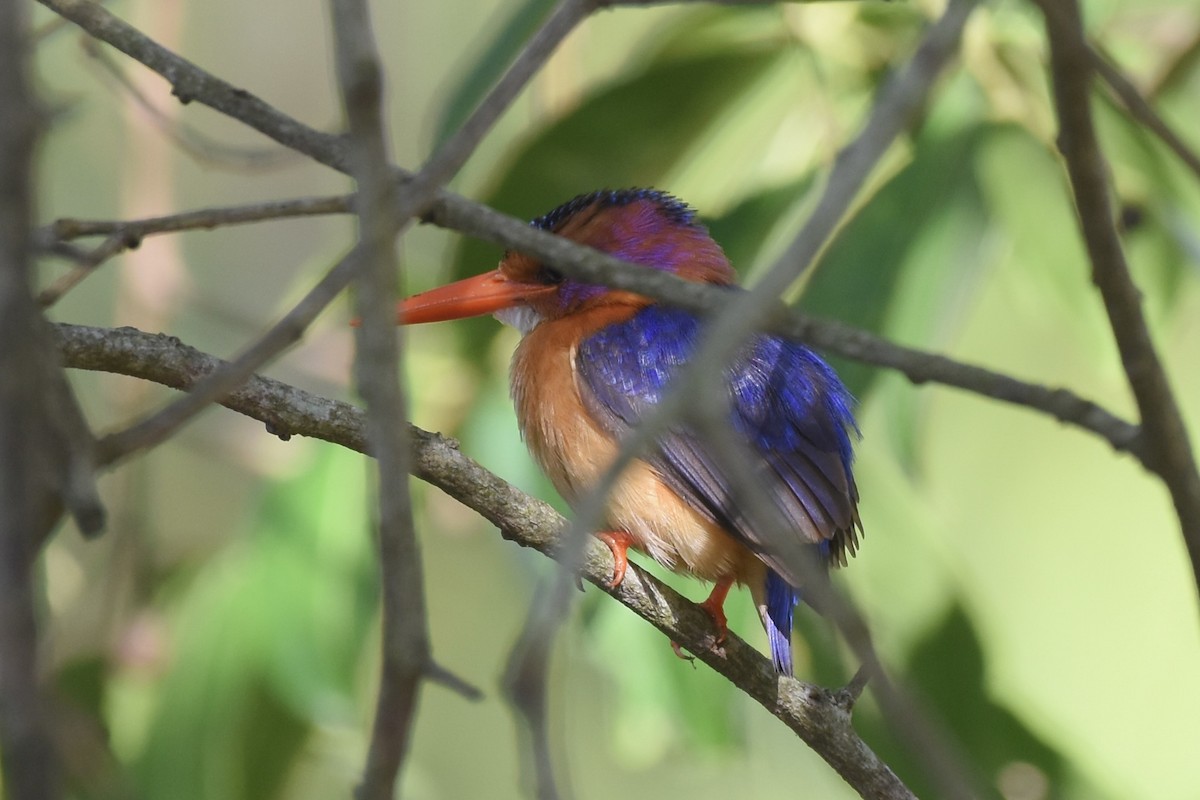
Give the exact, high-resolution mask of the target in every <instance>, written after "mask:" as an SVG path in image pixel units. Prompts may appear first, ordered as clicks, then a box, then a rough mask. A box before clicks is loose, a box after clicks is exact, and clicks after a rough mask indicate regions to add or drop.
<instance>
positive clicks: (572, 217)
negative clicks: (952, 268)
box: [397, 189, 862, 674]
mask: <svg viewBox="0 0 1200 800" xmlns="http://www.w3.org/2000/svg"><path fill="white" fill-rule="evenodd" d="M531 224H532V225H533V226H535V227H537V228H541V229H543V230H546V231H551V232H553V233H556V234H558V235H559V236H563V237H566V238H567V239H571V240H573V241H575V242H578V243H580V244H584V245H588V246H590V247H593V248H595V249H597V250H601V251H603V252H606V253H609V254H611V255H613V256H615V257H617V258H620V259H623V260H625V261H630V262H633V263H636V264H642V265H645V266H646V267H649V268H651V269H659V270H664V271H667V272H672V273H674V274H676V275H678V276H680V277H682V278H686V279H688V280H693V281H700V282H705V283H711V284H716V285H718V286H726V287H730V291H738V290H737V289H736V288H734V282H735V280H736V274H735V273H734V270H733V268H732V266H730V263H729V260H728V259H727V258H726V257H725V254H724V252H723V251H722V250H721V248H720V246H719V245H718V244H717V243H716V242H715V241H713V239H712V238H711V237H710V236H709V235H708V231H707V230H706V229H705V228H704V226H703V225H701V224H700V223H699V222H698V221H697V220H696V215H695V211H693V209H691V208H690V207H689V206H688V205H686V204H685V203H683V202H682V201H680V200H678V199H676V198H674V197H672V196H671V195H669V194H666V193H664V192H659V191H654V190H650V189H626V190H621V191H610V190H602V191H598V192H593V193H591V194H586V195H580V196H579V197H576V198H574V199H573V200H570V201H569V202H567V203H565V204H563V205H561V206H559V207H558V208H556V209H554V210H553V211H551V212H550V213H548V214H546V215H545V216H542V217H539V218H537V219H535V220H533V222H532V223H531ZM486 313H494V314H495V316H496V317H497V318H498V319H499V320H500V321H501V322H505V323H507V324H509V325H512V326H514V327H516V328H517V329H518V330H519V331H520V332H521V333H522V335H523V336H522V339H521V342H520V344H519V345H518V347H517V349H516V352H515V354H514V355H513V361H512V377H511V381H512V383H511V388H512V397H513V401H514V403H515V405H516V412H517V419H518V422H519V424H520V427H521V433H522V435H523V437H524V439H525V442H526V444H527V445H528V447H529V450H530V452H531V453H532V454H533V457H534V458H535V459H536V460H537V462H538V463H539V464H540V465H541V467H542V469H543V470H544V471H545V472H546V474H547V475H548V476H549V478H550V480H551V481H552V482H553V483H554V486H555V487H556V488H557V489H558V491H559V492H560V493H561V494H562V496H563V497H564V498H565V499H566V500H567V501H568V502H570V503H574V502H576V501H577V500H578V499H580V498H581V497H582V496H583V494H584V493H585V492H587V491H588V489H589V488H590V487H591V486H592V485H594V484H595V483H596V482H597V481H598V480H599V478H600V477H601V475H602V474H603V473H604V470H605V469H606V468H607V467H608V466H609V465H610V463H611V462H612V460H613V459H614V458H615V456H616V453H617V449H618V442H619V440H620V439H621V437H622V436H623V435H624V434H626V433H627V432H628V431H629V430H630V429H631V428H633V427H634V426H636V425H637V424H638V421H639V419H640V418H641V417H642V415H643V414H644V413H646V411H647V409H649V408H651V407H653V406H654V405H655V404H656V403H658V402H660V400H661V399H662V397H663V396H664V393H665V392H666V390H667V387H668V384H669V382H670V380H671V376H672V375H673V374H674V373H675V372H676V370H678V369H679V368H680V367H681V366H682V365H684V364H685V363H687V361H688V360H689V357H690V356H691V355H692V353H693V351H694V350H695V348H696V345H697V342H698V340H699V338H700V333H701V329H702V324H703V323H702V321H701V320H700V319H699V318H698V317H697V316H696V315H694V314H692V313H691V312H688V311H684V310H681V309H678V308H673V307H670V306H666V305H663V304H660V303H657V302H655V301H654V300H651V299H649V298H647V297H644V296H641V295H638V294H634V293H632V292H628V291H623V290H619V289H610V288H607V287H604V286H599V285H591V284H586V283H581V282H577V281H574V280H571V279H569V278H566V277H565V276H564V275H563V273H562V272H560V271H558V270H557V269H555V267H554V266H553V265H552V264H546V263H542V262H541V261H539V260H537V259H535V258H531V257H529V256H526V255H524V254H522V253H518V252H509V253H506V254H505V256H504V258H503V259H502V260H501V262H500V265H499V267H498V268H497V269H495V270H493V271H491V272H488V273H485V274H483V275H479V276H476V277H474V278H468V279H466V280H462V281H458V282H457V283H453V284H450V285H448V286H442V287H440V288H437V289H433V290H431V291H429V292H425V293H422V294H418V295H414V296H413V297H410V298H408V299H406V300H403V301H401V302H400V304H399V307H398V309H397V318H398V321H399V322H400V323H402V324H411V323H419V322H436V321H440V320H448V319H457V318H461V317H468V316H475V315H479V314H486ZM723 385H724V387H725V391H726V392H727V393H728V398H727V399H728V401H729V409H730V411H729V413H730V417H729V424H730V428H731V431H732V433H733V434H734V435H736V436H737V437H738V438H739V439H740V440H741V441H742V442H744V443H745V445H746V446H747V447H748V448H749V452H750V453H751V454H752V456H753V458H754V460H755V461H756V462H757V463H756V466H757V467H758V470H757V473H758V474H756V475H755V476H754V479H755V480H756V481H758V482H759V485H761V486H762V487H763V488H764V489H765V490H766V492H767V494H768V496H769V497H771V498H773V500H774V501H775V503H776V505H777V507H778V511H780V512H781V513H782V515H783V518H784V519H786V520H787V521H788V522H789V525H790V530H789V531H787V532H786V534H783V535H787V536H792V537H795V539H796V541H799V542H802V543H804V544H806V545H808V546H811V547H812V548H814V551H815V552H816V553H817V554H818V555H819V556H820V558H821V560H822V562H823V563H825V564H837V565H844V564H845V563H846V557H847V554H849V555H853V554H854V551H855V550H856V548H857V546H858V534H859V532H860V531H861V529H862V526H861V523H860V521H859V516H858V508H857V506H858V489H857V488H856V486H855V483H854V476H853V475H852V473H851V461H852V458H853V454H852V450H851V437H852V435H855V434H857V428H856V427H855V423H854V418H853V415H852V410H851V406H852V403H853V401H852V399H851V397H850V395H849V393H848V392H847V391H846V388H845V387H844V386H843V385H842V382H841V381H840V380H839V379H838V377H837V375H836V374H835V373H834V371H833V370H832V369H831V368H830V367H829V365H827V364H826V363H825V362H824V361H822V360H821V359H820V357H818V356H817V355H816V354H815V353H813V352H812V351H811V350H809V349H808V348H807V347H805V346H804V345H802V344H800V343H799V342H796V341H791V340H788V339H785V338H781V337H779V336H774V335H767V334H760V335H756V336H755V337H754V338H753V339H752V340H751V342H750V343H749V344H748V345H747V346H746V347H744V348H743V349H742V350H741V352H740V354H739V356H738V357H737V359H736V360H735V361H734V363H733V364H731V365H730V366H729V367H727V368H726V370H725V372H724V375H723ZM734 494H735V493H734V492H733V490H732V487H731V485H730V480H729V474H728V467H727V466H726V465H725V464H723V463H722V460H721V458H720V457H719V456H718V454H717V453H716V452H715V449H714V448H713V447H712V445H711V444H710V443H709V442H706V441H705V439H704V438H702V437H701V436H699V435H698V434H697V433H696V432H695V431H693V430H690V429H689V428H688V427H686V426H678V427H676V428H674V429H672V430H671V431H670V432H669V433H668V434H666V435H665V436H664V437H663V438H662V439H660V440H659V441H658V442H657V443H656V445H655V446H654V448H653V449H652V451H651V452H649V453H648V454H647V455H646V456H645V457H644V459H643V460H640V461H635V462H634V463H633V465H632V466H631V467H630V468H628V469H627V470H626V471H625V472H624V473H623V475H622V476H621V478H620V479H619V481H618V483H617V486H616V488H615V490H614V491H613V492H612V493H611V495H610V497H609V498H608V501H607V511H606V516H605V520H604V529H603V530H602V531H601V532H600V533H598V534H597V535H598V536H599V537H600V538H601V539H602V540H603V541H604V542H605V543H606V544H607V545H608V546H609V548H610V549H611V550H612V554H613V559H614V562H615V564H616V567H615V572H614V575H613V579H612V585H617V584H619V583H620V582H621V580H622V579H623V577H624V574H625V569H626V566H627V561H626V549H627V548H629V547H633V548H635V549H637V550H640V551H642V552H643V553H646V554H648V555H649V556H651V557H652V558H654V559H655V560H656V561H658V562H659V563H661V564H663V565H664V566H666V567H668V568H670V569H672V570H676V571H679V572H686V573H690V574H692V575H695V576H696V577H698V578H701V579H703V580H706V581H713V582H714V583H715V584H716V585H715V587H714V588H713V590H712V594H711V595H710V596H709V598H708V599H707V600H706V601H705V602H704V604H703V607H704V608H705V610H706V611H707V612H708V613H709V615H710V616H711V617H712V618H713V621H714V624H715V625H716V627H717V632H718V635H717V640H718V641H721V640H723V639H724V636H725V633H726V627H725V626H726V620H725V614H724V612H723V610H722V607H723V604H724V601H725V597H726V595H727V594H728V592H729V589H730V587H731V586H732V585H733V584H734V583H738V584H744V585H746V586H748V587H749V588H750V592H751V594H752V596H753V598H754V603H755V605H756V606H757V608H758V610H759V615H760V617H761V619H762V622H763V626H764V627H765V628H766V631H767V637H768V640H769V642H770V648H771V656H772V660H773V661H774V664H775V668H776V669H777V670H778V671H779V672H782V673H786V674H791V671H792V652H791V628H792V613H793V610H794V607H795V605H796V602H797V599H798V597H799V589H800V577H799V575H798V574H797V572H798V570H797V569H796V568H795V565H791V564H788V563H786V562H785V561H784V560H783V559H781V558H780V556H779V550H780V547H779V544H780V543H778V542H772V541H771V537H773V536H779V535H781V534H780V533H779V532H778V531H775V532H760V531H757V530H755V529H754V528H753V527H752V525H751V524H750V522H749V520H748V518H747V514H746V513H744V509H743V510H739V508H738V507H737V501H736V498H735V496H734Z"/></svg>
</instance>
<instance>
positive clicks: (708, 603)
mask: <svg viewBox="0 0 1200 800" xmlns="http://www.w3.org/2000/svg"><path fill="white" fill-rule="evenodd" d="M732 587H733V578H722V579H721V580H719V581H717V585H716V586H714V587H713V590H712V592H711V593H710V594H709V595H708V599H707V600H705V601H704V602H703V603H701V604H700V607H701V608H702V609H704V613H706V614H708V615H709V616H710V617H712V621H713V625H714V626H716V628H717V644H724V643H725V638H726V637H727V636H728V635H729V620H728V619H726V618H725V598H726V596H728V594H729V590H730V588H732Z"/></svg>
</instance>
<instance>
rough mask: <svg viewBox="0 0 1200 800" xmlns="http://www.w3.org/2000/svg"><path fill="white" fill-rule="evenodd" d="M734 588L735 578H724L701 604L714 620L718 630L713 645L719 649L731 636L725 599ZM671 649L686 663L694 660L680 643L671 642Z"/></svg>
mask: <svg viewBox="0 0 1200 800" xmlns="http://www.w3.org/2000/svg"><path fill="white" fill-rule="evenodd" d="M732 587H733V578H722V579H721V580H719V581H717V585H716V586H714V587H713V590H712V592H711V593H710V594H709V595H708V599H707V600H705V601H704V602H703V603H701V604H700V608H702V609H704V613H705V614H708V616H709V617H711V618H712V621H713V626H714V627H715V628H716V629H717V635H716V638H715V639H714V640H713V644H715V645H716V646H718V647H720V646H721V645H723V644H725V639H726V638H728V636H729V620H728V619H726V617H725V598H726V597H727V596H728V595H729V590H730V589H731V588H732ZM671 649H672V650H674V651H675V655H677V656H679V657H680V658H682V659H683V660H685V661H693V660H694V659H693V658H692V657H691V656H689V655H685V654H684V652H683V650H681V649H680V647H679V643H678V642H671Z"/></svg>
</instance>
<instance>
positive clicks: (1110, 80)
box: [1088, 45, 1200, 178]
mask: <svg viewBox="0 0 1200 800" xmlns="http://www.w3.org/2000/svg"><path fill="white" fill-rule="evenodd" d="M1088 51H1089V53H1090V55H1091V58H1092V66H1093V67H1094V68H1095V69H1096V73H1097V74H1098V75H1099V76H1100V77H1101V78H1103V79H1104V82H1105V83H1107V84H1108V87H1109V88H1110V89H1112V92H1113V94H1114V95H1116V96H1117V99H1118V100H1120V101H1121V104H1122V105H1123V106H1125V110H1126V111H1128V112H1129V116H1130V117H1132V118H1133V119H1134V120H1135V121H1136V122H1139V123H1141V124H1142V126H1143V127H1145V128H1146V130H1148V131H1150V132H1151V133H1153V134H1154V135H1155V136H1157V137H1158V138H1159V139H1160V140H1162V143H1163V144H1165V145H1166V146H1167V149H1169V150H1170V151H1171V152H1172V153H1174V154H1175V156H1176V157H1177V158H1178V159H1179V160H1180V161H1182V162H1183V163H1184V165H1185V166H1187V168H1188V169H1190V170H1191V171H1192V172H1193V173H1194V174H1195V176H1196V177H1197V178H1200V156H1198V155H1196V152H1195V151H1194V150H1193V149H1192V148H1191V147H1189V146H1188V144H1187V143H1186V142H1184V141H1183V139H1181V138H1180V137H1179V134H1177V133H1175V131H1174V130H1172V129H1171V127H1170V126H1169V125H1167V123H1166V120H1164V119H1163V118H1162V117H1161V116H1160V115H1159V113H1158V112H1157V111H1155V110H1154V107H1153V106H1151V105H1150V101H1149V100H1147V99H1146V98H1145V97H1144V96H1143V95H1142V93H1141V92H1140V91H1138V88H1137V87H1136V86H1134V85H1133V81H1131V80H1129V78H1128V77H1127V76H1126V75H1125V73H1123V72H1122V71H1121V69H1120V68H1119V67H1118V66H1117V65H1116V64H1115V63H1113V61H1112V59H1111V58H1110V57H1109V56H1108V55H1107V54H1105V53H1103V52H1102V51H1101V50H1100V49H1099V48H1098V47H1097V46H1096V45H1089V47H1088Z"/></svg>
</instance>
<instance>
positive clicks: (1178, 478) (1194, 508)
mask: <svg viewBox="0 0 1200 800" xmlns="http://www.w3.org/2000/svg"><path fill="white" fill-rule="evenodd" d="M1037 2H1038V5H1039V6H1040V7H1041V8H1042V12H1043V13H1044V15H1045V18H1046V32H1047V35H1048V36H1049V39H1050V65H1051V70H1052V73H1053V82H1054V102H1055V106H1056V109H1057V113H1058V120H1059V126H1060V133H1059V147H1060V148H1061V149H1062V153H1063V157H1064V159H1065V161H1066V166H1067V173H1068V175H1069V176H1070V178H1071V188H1072V190H1073V192H1074V195H1075V207H1076V209H1077V211H1078V213H1079V223H1080V227H1081V229H1082V232H1083V239H1084V242H1085V243H1086V245H1087V251H1088V256H1089V258H1090V260H1091V264H1092V282H1093V283H1095V284H1096V287H1097V288H1098V289H1099V290H1100V296H1101V297H1102V298H1103V300H1104V308H1105V311H1106V312H1107V313H1108V318H1109V322H1110V324H1111V326H1112V330H1113V337H1114V338H1115V339H1116V342H1117V348H1118V350H1119V351H1120V353H1121V363H1122V365H1123V366H1124V368H1125V374H1126V376H1127V377H1128V380H1129V386H1130V388H1131V389H1132V390H1133V396H1134V399H1135V400H1136V401H1137V406H1138V411H1139V413H1140V415H1141V425H1142V430H1143V432H1144V437H1145V443H1144V444H1145V448H1146V459H1145V461H1144V463H1145V464H1146V466H1147V467H1148V468H1149V469H1150V470H1152V471H1153V472H1155V473H1156V474H1158V475H1159V476H1160V477H1161V478H1162V480H1163V483H1165V484H1166V486H1167V489H1168V491H1170V493H1171V499H1172V500H1173V501H1174V504H1175V512H1176V514H1177V515H1178V516H1179V524H1180V528H1181V530H1182V533H1183V539H1184V543H1185V544H1186V546H1187V551H1188V555H1189V557H1190V558H1191V562H1192V573H1193V577H1194V578H1195V580H1196V588H1197V591H1198V592H1200V474H1197V472H1196V462H1195V459H1194V458H1193V455H1192V448H1191V443H1190V441H1189V439H1188V433H1187V428H1186V426H1185V425H1184V422H1183V417H1182V415H1181V414H1180V412H1179V406H1178V405H1177V404H1176V402H1175V396H1174V394H1173V393H1172V391H1171V386H1170V382H1169V381H1168V379H1167V374H1166V371H1165V370H1164V368H1163V365H1162V362H1161V361H1160V359H1159V357H1158V352H1157V351H1156V350H1155V347H1154V341H1153V339H1152V338H1151V336H1150V330H1149V327H1148V326H1147V324H1146V317H1145V314H1144V313H1143V311H1142V302H1141V293H1140V292H1139V291H1138V288H1137V286H1136V285H1134V283H1133V278H1132V276H1131V274H1130V272H1129V265H1128V263H1126V261H1125V254H1124V251H1123V250H1122V248H1121V240H1120V237H1119V236H1118V235H1117V229H1116V226H1115V225H1114V222H1113V212H1112V207H1111V204H1110V201H1109V187H1108V178H1107V175H1108V168H1107V164H1106V163H1105V161H1104V156H1103V154H1102V153H1101V151H1100V144H1099V142H1098V141H1097V138H1096V131H1095V127H1094V124H1093V120H1092V112H1091V105H1090V89H1091V86H1092V68H1093V61H1092V57H1091V51H1090V50H1089V48H1088V45H1087V41H1086V39H1085V37H1084V32H1083V21H1082V19H1081V17H1080V12H1079V5H1078V3H1077V0H1037Z"/></svg>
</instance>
